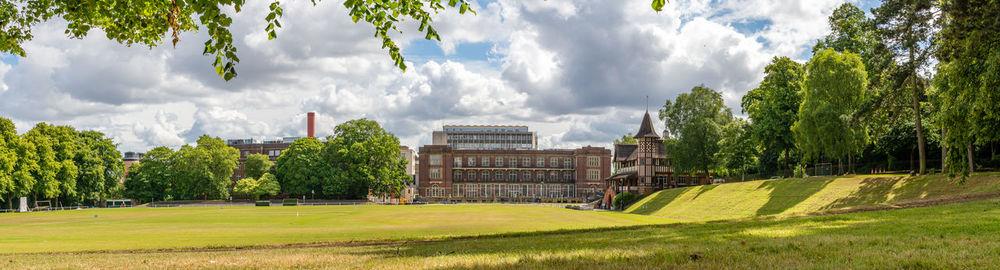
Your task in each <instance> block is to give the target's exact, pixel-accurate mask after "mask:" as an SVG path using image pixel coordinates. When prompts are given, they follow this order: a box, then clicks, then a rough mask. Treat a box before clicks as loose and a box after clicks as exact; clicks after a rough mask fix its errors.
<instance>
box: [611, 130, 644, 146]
mask: <svg viewBox="0 0 1000 270" xmlns="http://www.w3.org/2000/svg"><path fill="white" fill-rule="evenodd" d="M615 144H639V142H637V141H636V140H635V137H632V133H628V134H625V135H622V137H621V139H615Z"/></svg>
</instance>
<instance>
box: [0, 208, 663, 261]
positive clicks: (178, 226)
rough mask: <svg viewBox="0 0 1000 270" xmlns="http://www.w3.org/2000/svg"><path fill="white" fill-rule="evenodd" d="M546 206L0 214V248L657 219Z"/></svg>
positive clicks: (444, 233) (468, 230)
mask: <svg viewBox="0 0 1000 270" xmlns="http://www.w3.org/2000/svg"><path fill="white" fill-rule="evenodd" d="M665 222H668V221H667V220H664V219H661V218H657V217H650V216H642V215H630V214H623V213H616V212H594V211H576V210H569V209H564V208H559V207H550V206H517V205H426V206H376V205H372V206H357V207H355V206H296V207H280V206H279V207H227V208H218V207H215V208H210V207H185V208H131V209H99V210H98V209H93V210H69V211H56V212H36V213H23V214H22V213H10V214H3V215H0V253H26V252H65V251H97V250H137V249H176V248H205V247H212V248H216V247H236V246H255V245H281V244H293V243H314V242H346V241H375V240H406V239H435V238H442V237H453V236H469V235H481V234H496V233H509V232H528V231H549V230H560V229H584V228H597V227H613V226H629V225H641V224H654V223H665Z"/></svg>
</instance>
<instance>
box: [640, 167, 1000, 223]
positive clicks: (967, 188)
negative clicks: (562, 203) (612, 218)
mask: <svg viewBox="0 0 1000 270" xmlns="http://www.w3.org/2000/svg"><path fill="white" fill-rule="evenodd" d="M983 194H1000V173H995V172H992V173H978V174H975V175H973V176H972V177H970V178H968V179H967V180H966V181H965V182H964V183H959V182H958V181H957V180H955V179H949V178H947V177H946V176H944V175H941V174H938V175H927V176H917V177H910V176H902V175H895V176H878V177H871V176H846V177H808V178H804V179H777V180H760V181H750V182H739V183H728V184H717V185H707V186H695V187H688V188H679V189H668V190H663V191H660V192H657V193H653V194H650V195H649V196H647V197H645V198H643V200H641V201H639V202H637V203H635V204H633V205H632V206H631V207H629V208H628V209H626V211H625V212H628V213H635V214H644V215H653V216H659V217H663V218H669V219H674V220H682V221H688V222H704V221H712V220H732V219H743V218H753V217H760V216H772V215H773V216H790V215H800V214H810V213H816V212H823V211H831V210H843V209H852V208H868V207H879V206H891V205H897V204H906V203H911V202H919V201H926V200H933V199H947V198H954V197H961V196H969V195H983Z"/></svg>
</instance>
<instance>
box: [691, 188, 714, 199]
mask: <svg viewBox="0 0 1000 270" xmlns="http://www.w3.org/2000/svg"><path fill="white" fill-rule="evenodd" d="M698 187H699V188H701V189H699V190H698V194H695V195H694V198H691V200H692V201H693V200H695V199H697V198H698V196H701V194H704V193H705V192H708V191H710V190H713V189H715V188H717V187H719V185H717V184H716V185H703V186H698Z"/></svg>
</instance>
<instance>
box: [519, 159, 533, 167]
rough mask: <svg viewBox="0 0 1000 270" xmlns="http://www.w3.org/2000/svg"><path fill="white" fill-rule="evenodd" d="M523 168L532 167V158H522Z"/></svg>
mask: <svg viewBox="0 0 1000 270" xmlns="http://www.w3.org/2000/svg"><path fill="white" fill-rule="evenodd" d="M521 167H525V168H528V167H531V158H521Z"/></svg>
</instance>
